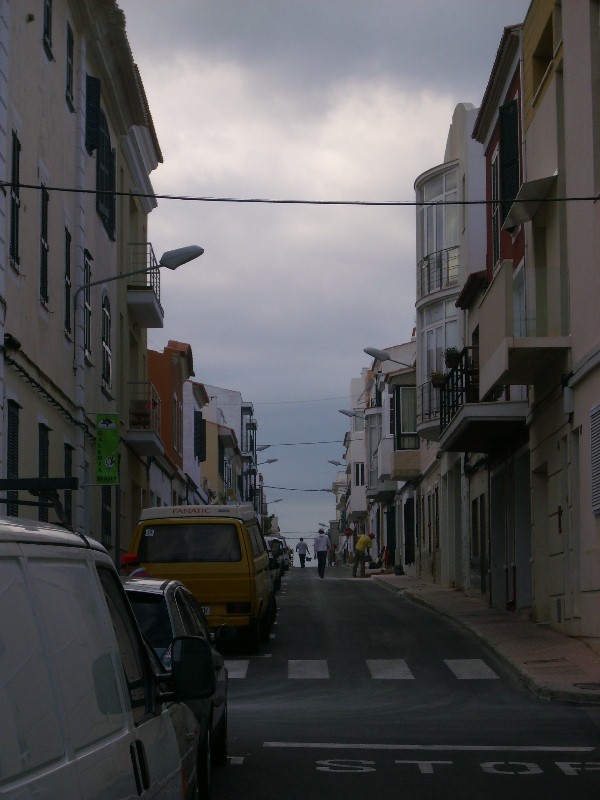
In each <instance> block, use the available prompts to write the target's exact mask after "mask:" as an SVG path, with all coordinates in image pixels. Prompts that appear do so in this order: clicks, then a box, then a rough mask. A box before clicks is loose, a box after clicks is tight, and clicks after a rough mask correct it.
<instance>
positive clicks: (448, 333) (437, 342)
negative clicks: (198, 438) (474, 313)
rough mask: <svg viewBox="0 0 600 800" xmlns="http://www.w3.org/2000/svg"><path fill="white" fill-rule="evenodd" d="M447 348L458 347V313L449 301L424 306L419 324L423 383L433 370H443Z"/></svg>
mask: <svg viewBox="0 0 600 800" xmlns="http://www.w3.org/2000/svg"><path fill="white" fill-rule="evenodd" d="M447 347H458V311H457V309H456V306H455V305H454V302H453V301H451V300H449V301H445V302H441V303H434V304H431V305H428V306H426V307H425V308H424V309H423V311H422V324H421V373H422V375H423V382H427V381H428V380H429V376H430V374H431V372H432V371H433V370H441V371H443V369H444V357H443V353H444V350H445V349H446V348H447Z"/></svg>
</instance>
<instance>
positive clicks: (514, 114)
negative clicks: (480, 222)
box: [498, 100, 520, 222]
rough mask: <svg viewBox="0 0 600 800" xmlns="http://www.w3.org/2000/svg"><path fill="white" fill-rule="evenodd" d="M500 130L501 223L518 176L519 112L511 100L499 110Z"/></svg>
mask: <svg viewBox="0 0 600 800" xmlns="http://www.w3.org/2000/svg"><path fill="white" fill-rule="evenodd" d="M498 114H499V117H498V119H499V128H500V197H501V199H502V222H504V220H505V219H506V216H507V214H508V212H509V211H510V207H511V205H512V203H513V201H514V199H515V197H516V196H517V193H518V191H519V186H520V175H519V111H518V106H517V101H516V100H513V102H512V103H508V104H507V105H505V106H500V109H499V112H498Z"/></svg>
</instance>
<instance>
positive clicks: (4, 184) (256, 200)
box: [0, 181, 600, 207]
mask: <svg viewBox="0 0 600 800" xmlns="http://www.w3.org/2000/svg"><path fill="white" fill-rule="evenodd" d="M11 187H14V188H19V189H37V190H41V189H44V190H45V191H47V192H65V193H71V194H92V195H95V194H101V195H103V196H106V195H108V194H112V195H113V196H114V197H141V198H150V199H154V200H180V201H183V202H192V203H242V204H265V205H297V206H372V207H378V206H380V207H386V206H387V207H402V206H407V207H411V206H412V207H415V206H417V207H419V206H477V205H491V204H495V203H498V202H505V203H510V202H514V200H510V199H503V198H501V199H496V198H494V199H485V200H458V199H457V200H440V201H431V200H427V201H425V200H292V199H287V200H286V199H276V198H266V197H203V196H198V195H183V194H155V193H152V192H150V193H149V192H118V191H112V192H107V191H106V190H104V189H102V190H99V189H82V188H77V189H75V188H70V187H67V186H47V185H46V186H42V184H37V183H18V184H17V183H15V184H13V183H11V182H10V181H0V188H2V189H8V188H11ZM599 198H600V195H589V196H588V195H584V196H581V197H540V198H538V199H536V200H535V202H538V203H571V202H586V201H587V202H596V201H597V200H598V199H599ZM533 199H534V198H529V197H528V198H527V201H528V202H531V201H532V200H533Z"/></svg>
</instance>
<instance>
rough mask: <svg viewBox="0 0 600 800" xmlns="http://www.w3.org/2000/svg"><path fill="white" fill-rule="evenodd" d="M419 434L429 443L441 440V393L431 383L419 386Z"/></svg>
mask: <svg viewBox="0 0 600 800" xmlns="http://www.w3.org/2000/svg"><path fill="white" fill-rule="evenodd" d="M417 433H418V434H419V436H420V437H421V439H427V441H429V442H437V441H438V439H439V438H440V391H439V389H436V388H435V386H434V385H433V384H432V383H431V381H426V382H425V383H422V384H421V385H420V386H417Z"/></svg>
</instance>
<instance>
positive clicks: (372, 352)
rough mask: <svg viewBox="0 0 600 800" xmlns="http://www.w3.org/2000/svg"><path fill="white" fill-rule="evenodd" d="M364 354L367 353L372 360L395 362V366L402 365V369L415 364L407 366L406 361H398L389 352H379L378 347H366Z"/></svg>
mask: <svg viewBox="0 0 600 800" xmlns="http://www.w3.org/2000/svg"><path fill="white" fill-rule="evenodd" d="M363 353H366V354H367V355H368V356H371V357H372V358H376V359H377V361H382V362H383V361H393V362H394V364H400V365H401V366H402V367H413V366H414V364H406V363H405V362H404V361H397V360H396V359H395V358H392V357H391V356H390V354H389V353H388V351H387V350H378V349H377V348H376V347H365V348H364V349H363Z"/></svg>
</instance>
